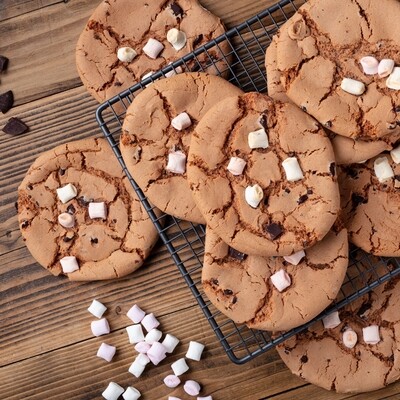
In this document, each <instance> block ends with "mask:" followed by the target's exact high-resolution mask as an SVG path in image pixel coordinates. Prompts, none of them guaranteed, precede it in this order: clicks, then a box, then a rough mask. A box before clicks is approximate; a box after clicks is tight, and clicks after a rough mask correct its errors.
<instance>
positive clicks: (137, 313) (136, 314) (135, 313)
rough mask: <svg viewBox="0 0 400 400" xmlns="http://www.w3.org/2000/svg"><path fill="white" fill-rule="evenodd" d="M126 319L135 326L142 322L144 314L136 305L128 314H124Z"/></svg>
mask: <svg viewBox="0 0 400 400" xmlns="http://www.w3.org/2000/svg"><path fill="white" fill-rule="evenodd" d="M126 315H127V317H128V318H129V319H131V320H132V321H133V322H134V323H135V324H138V323H139V322H141V321H142V319H143V318H144V316H145V315H146V313H145V312H144V311H143V310H142V309H141V308H140V307H139V306H138V305H137V304H135V305H134V306H132V307H131V308H130V309H129V310H128V312H127V313H126Z"/></svg>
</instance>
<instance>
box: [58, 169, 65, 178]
mask: <svg viewBox="0 0 400 400" xmlns="http://www.w3.org/2000/svg"><path fill="white" fill-rule="evenodd" d="M58 173H59V174H60V175H61V176H63V175H64V174H65V169H63V168H60V169H59V170H58Z"/></svg>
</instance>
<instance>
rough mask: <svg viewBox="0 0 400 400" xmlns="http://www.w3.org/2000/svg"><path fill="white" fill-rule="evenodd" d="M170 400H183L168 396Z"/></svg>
mask: <svg viewBox="0 0 400 400" xmlns="http://www.w3.org/2000/svg"><path fill="white" fill-rule="evenodd" d="M168 400H181V399H180V398H179V397H175V396H168Z"/></svg>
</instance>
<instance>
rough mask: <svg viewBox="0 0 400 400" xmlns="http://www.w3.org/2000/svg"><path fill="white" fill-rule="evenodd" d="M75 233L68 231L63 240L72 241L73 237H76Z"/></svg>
mask: <svg viewBox="0 0 400 400" xmlns="http://www.w3.org/2000/svg"><path fill="white" fill-rule="evenodd" d="M74 236H75V234H74V232H68V233H67V234H66V235H65V236H64V237H63V241H64V242H65V243H68V242H70V241H71V240H72V239H73V238H74Z"/></svg>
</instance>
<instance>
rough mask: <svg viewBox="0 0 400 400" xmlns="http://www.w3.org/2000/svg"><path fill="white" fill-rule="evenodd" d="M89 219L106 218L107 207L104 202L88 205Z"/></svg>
mask: <svg viewBox="0 0 400 400" xmlns="http://www.w3.org/2000/svg"><path fill="white" fill-rule="evenodd" d="M88 211H89V217H90V218H91V219H96V218H101V219H106V218H107V206H106V203H105V202H104V201H100V202H97V203H95V202H92V203H89V209H88Z"/></svg>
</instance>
